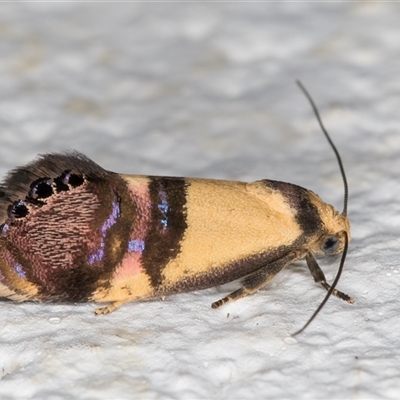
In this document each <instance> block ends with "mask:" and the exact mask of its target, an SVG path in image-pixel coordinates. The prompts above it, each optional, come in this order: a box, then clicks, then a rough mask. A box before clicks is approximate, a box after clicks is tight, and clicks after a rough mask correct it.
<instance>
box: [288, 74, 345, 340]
mask: <svg viewBox="0 0 400 400" xmlns="http://www.w3.org/2000/svg"><path fill="white" fill-rule="evenodd" d="M296 83H297V85H298V86H299V87H300V89H301V90H302V92H303V93H304V94H305V96H306V97H307V99H308V101H309V102H310V104H311V107H312V109H313V110H314V114H315V116H316V117H317V120H318V123H319V126H320V127H321V129H322V132H324V134H325V137H326V138H327V140H328V142H329V144H330V145H331V147H332V149H333V151H334V152H335V155H336V158H337V160H338V163H339V168H340V172H341V174H342V178H343V185H344V201H343V211H342V214H343V215H344V216H346V215H347V200H348V196H349V188H348V185H347V179H346V174H345V172H344V168H343V164H342V159H341V158H340V155H339V152H338V150H337V148H336V146H335V145H334V144H333V142H332V139H331V138H330V136H329V134H328V132H327V130H326V129H325V127H324V124H323V123H322V120H321V117H320V115H319V112H318V109H317V106H316V105H315V103H314V101H313V99H312V98H311V96H310V94H309V93H308V91H307V90H306V88H305V87H304V86H303V84H302V83H301V82H300V81H299V80H297V81H296ZM348 246H349V238H348V236H347V232H346V231H344V248H343V254H342V258H341V260H340V265H339V269H338V272H337V274H336V277H335V280H334V281H333V283H332V286H331V287H330V288H329V290H328V293H327V294H326V296H325V298H324V300H322V303H321V304H320V305H319V307H318V308H317V309H316V310H315V311H314V314H313V315H312V316H311V318H310V319H309V320H308V321H307V323H306V324H305V325H304V326H303V327H302V328H301V329H299V330H298V331H296V332H295V333H293V334H292V335H291V336H296V335H298V334H299V333H301V332H303V331H304V329H306V328H307V326H308V325H310V324H311V322H312V321H313V320H314V318H315V317H316V316H317V315H318V313H319V312H320V311H321V310H322V308H323V307H324V305H325V304H326V302H327V301H328V299H329V297H331V295H332V293H333V292H334V290H335V287H336V285H337V283H338V282H339V279H340V276H341V274H342V271H343V267H344V262H345V260H346V255H347V248H348Z"/></svg>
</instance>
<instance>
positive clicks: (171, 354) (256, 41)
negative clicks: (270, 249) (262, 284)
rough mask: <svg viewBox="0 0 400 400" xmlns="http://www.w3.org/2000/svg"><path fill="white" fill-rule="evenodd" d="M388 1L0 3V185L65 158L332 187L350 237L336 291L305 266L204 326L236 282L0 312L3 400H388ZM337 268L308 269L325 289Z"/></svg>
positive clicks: (394, 303)
mask: <svg viewBox="0 0 400 400" xmlns="http://www.w3.org/2000/svg"><path fill="white" fill-rule="evenodd" d="M399 21H400V5H399V4H398V3H397V4H396V3H379V2H372V3H371V2H346V3H325V4H324V3H315V2H314V3H311V2H310V3H304V2H290V3H289V2H288V3H200V2H197V3H170V2H168V3H167V2H161V3H117V2H112V3H106V4H104V3H83V2H82V3H77V2H69V3H36V2H27V3H2V4H1V5H0V87H1V90H0V139H1V142H0V143H1V146H0V175H1V176H3V175H4V174H5V173H6V171H7V170H8V169H10V168H12V167H15V166H16V165H21V164H24V163H26V162H28V161H30V160H31V159H32V158H34V157H35V155H36V154H37V153H43V152H48V151H59V150H65V149H71V148H73V149H76V150H79V151H82V152H83V153H85V154H87V155H88V156H90V157H91V158H93V159H94V160H95V161H97V162H98V163H100V164H101V165H102V166H104V167H106V168H108V169H111V170H114V171H119V172H127V173H141V174H165V175H178V176H198V177H200V176H202V177H213V178H223V179H240V180H256V179H261V178H270V179H278V180H284V181H288V182H292V183H296V184H299V185H302V186H304V187H307V188H309V189H312V190H314V191H315V192H317V193H319V194H320V195H321V197H322V198H323V199H324V200H325V201H327V202H330V203H332V204H334V205H335V206H336V207H337V208H338V209H339V210H341V208H342V190H343V189H342V182H341V178H340V175H339V172H338V167H337V164H336V161H335V159H334V156H333V153H332V151H331V149H330V148H329V146H328V144H327V143H326V141H325V139H324V138H323V136H322V134H321V132H320V130H319V129H318V126H317V123H316V121H315V117H314V116H313V115H312V112H311V110H310V107H309V104H308V103H307V101H306V100H305V98H304V96H303V95H302V94H301V92H300V91H299V90H298V88H297V87H296V86H295V84H294V81H295V79H297V78H299V79H301V80H302V81H303V82H304V84H305V85H306V86H307V87H308V89H309V90H310V92H311V93H312V95H313V96H314V98H315V101H316V102H317V103H318V105H319V108H320V110H321V113H322V116H323V119H324V121H325V124H326V126H327V127H328V129H329V131H330V132H331V135H332V137H333V138H334V140H335V142H336V144H337V146H338V148H339V149H340V151H341V154H342V157H343V161H344V164H345V166H346V169H347V173H348V179H349V185H350V199H349V217H350V220H351V223H352V237H353V241H352V243H351V247H350V250H349V255H348V259H347V264H346V268H345V271H344V273H343V276H342V280H341V282H340V284H339V288H340V289H341V290H343V291H345V292H346V293H348V294H350V295H352V296H354V297H355V299H356V303H355V304H354V305H348V304H346V303H344V302H342V301H340V300H339V299H335V298H332V299H331V300H330V301H329V302H328V304H327V305H326V307H325V309H324V310H323V311H322V312H321V314H320V315H319V317H318V319H317V320H316V321H315V322H314V323H313V324H312V325H310V327H309V328H308V329H307V330H306V331H305V332H304V334H302V335H300V336H298V337H296V339H292V338H291V337H290V333H292V332H293V331H295V330H296V329H298V328H300V327H301V326H302V325H303V323H304V322H305V321H306V320H307V319H308V318H309V317H310V315H311V314H312V312H313V311H314V310H315V308H316V307H317V305H318V304H319V302H320V301H321V300H322V298H323V296H324V295H325V292H324V290H323V289H322V288H320V287H319V286H318V285H316V284H315V283H314V282H313V279H312V278H311V276H310V273H309V271H308V269H307V268H306V267H305V265H304V263H303V262H301V263H298V264H295V265H293V266H291V267H289V268H287V269H286V270H284V271H282V273H280V274H279V275H278V276H277V277H276V279H275V280H274V281H273V282H272V283H271V284H270V285H269V286H268V287H267V288H265V289H263V290H261V291H260V292H259V293H258V294H257V295H253V296H251V297H248V298H246V299H243V300H241V301H238V302H236V303H233V304H229V305H227V306H225V307H223V308H221V309H219V310H212V309H211V308H210V304H211V302H213V301H215V300H217V299H219V298H221V297H222V296H224V295H225V294H226V293H227V292H228V291H229V290H232V289H233V287H234V286H235V285H233V284H230V285H228V286H227V287H221V288H214V289H209V290H206V291H201V292H194V293H190V294H184V295H180V296H172V297H170V298H167V299H166V300H165V301H164V302H161V301H151V302H141V303H140V302H139V303H132V304H130V305H126V306H124V307H123V308H122V309H120V310H119V311H117V312H115V313H114V314H111V315H108V316H101V317H95V316H94V315H93V310H94V308H95V306H94V305H92V304H87V305H77V306H74V305H70V306H67V305H65V306H53V305H40V304H23V305H16V304H12V303H2V304H1V313H0V372H1V377H2V379H1V381H0V397H1V399H3V400H7V399H28V398H29V399H134V398H135V399H136V398H137V399H260V398H267V399H282V398H286V399H298V398H303V399H322V398H324V399H325V398H340V399H343V398H346V399H378V398H380V399H382V398H385V399H397V398H398V397H399V395H400V346H399V345H400V338H399V336H400V335H399V331H400V316H399V310H400V304H399V300H398V294H399V287H400V273H399V254H400V249H399V247H400V239H399V234H400V205H399V201H398V198H399V192H400V182H399V170H400V133H399V130H400V112H399V110H400V40H399V38H400V23H399ZM338 262H339V260H338V259H337V258H335V259H333V260H325V259H321V261H320V264H321V266H322V268H323V269H324V271H325V272H326V275H327V278H328V279H329V280H330V281H331V280H332V279H333V277H334V274H335V272H336V270H337V267H338Z"/></svg>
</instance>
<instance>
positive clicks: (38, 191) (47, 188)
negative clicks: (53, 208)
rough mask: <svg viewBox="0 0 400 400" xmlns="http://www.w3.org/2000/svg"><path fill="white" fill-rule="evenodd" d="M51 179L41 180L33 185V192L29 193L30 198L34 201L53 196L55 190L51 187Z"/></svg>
mask: <svg viewBox="0 0 400 400" xmlns="http://www.w3.org/2000/svg"><path fill="white" fill-rule="evenodd" d="M51 183H52V182H51V179H49V178H40V179H37V180H36V181H35V182H33V183H32V184H31V190H30V191H29V197H30V198H32V199H35V200H36V199H45V198H47V197H50V196H51V195H52V194H53V188H52V186H51Z"/></svg>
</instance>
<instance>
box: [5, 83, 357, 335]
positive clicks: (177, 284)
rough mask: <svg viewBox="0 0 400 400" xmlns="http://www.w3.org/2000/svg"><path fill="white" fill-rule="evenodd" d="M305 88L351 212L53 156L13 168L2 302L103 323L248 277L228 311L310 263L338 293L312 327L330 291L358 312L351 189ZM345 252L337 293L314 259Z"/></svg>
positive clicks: (298, 194) (271, 187)
mask: <svg viewBox="0 0 400 400" xmlns="http://www.w3.org/2000/svg"><path fill="white" fill-rule="evenodd" d="M299 85H300V87H301V89H302V90H303V92H304V93H305V94H306V96H307V97H308V99H309V100H310V102H311V105H312V106H313V109H314V112H315V114H316V116H317V118H318V121H319V123H320V126H321V128H322V130H323V132H324V133H325V135H326V137H327V139H328V141H329V142H330V144H331V146H332V148H333V150H334V151H335V154H336V155H337V157H338V161H339V166H340V169H341V171H342V176H343V180H344V185H345V202H344V210H343V212H342V213H340V212H338V211H336V210H335V209H334V208H333V206H331V205H329V204H326V203H324V202H323V201H322V200H321V199H320V198H319V197H318V196H317V195H316V194H315V193H313V192H312V191H310V190H307V189H304V188H302V187H300V186H297V185H293V184H290V183H285V182H279V181H273V180H267V179H264V180H259V181H256V182H251V183H245V182H236V181H223V180H212V179H191V178H175V177H163V176H139V175H121V174H116V173H113V172H110V171H106V170H104V169H103V168H102V167H100V166H99V165H98V164H96V163H95V162H93V161H92V160H90V159H89V158H87V157H85V156H84V155H83V154H80V153H78V152H68V153H61V154H45V155H42V156H39V158H37V159H36V160H34V161H33V162H31V163H29V164H28V165H26V166H23V167H19V168H16V169H14V170H12V171H11V172H10V173H9V174H8V175H7V176H6V178H5V180H4V181H3V183H2V184H1V187H0V296H1V297H4V298H8V299H10V300H13V301H18V302H20V301H26V300H33V301H45V302H55V303H65V302H72V303H75V302H87V301H93V302H95V303H98V304H104V305H105V307H104V308H99V309H97V310H96V314H106V313H109V312H112V311H114V310H116V309H118V308H119V307H120V306H121V305H122V304H124V303H126V302H130V301H135V300H142V299H149V298H155V297H164V296H167V295H171V294H174V293H182V292H188V291H193V290H199V289H205V288H209V287H213V286H217V285H222V284H225V283H227V282H230V281H233V280H236V279H239V278H243V279H242V282H241V287H240V288H239V289H238V290H236V291H235V292H233V293H231V294H229V295H228V296H226V297H224V298H223V299H221V300H219V301H216V302H215V303H213V304H212V307H213V308H218V307H220V306H222V305H223V304H225V303H227V302H229V301H232V300H237V299H240V298H242V297H245V296H247V295H248V294H251V293H254V292H256V291H257V290H259V289H260V288H262V287H264V286H265V285H266V284H267V283H268V282H269V281H270V280H271V279H272V278H273V277H274V276H275V275H276V274H277V273H278V272H279V271H280V270H282V268H284V267H285V266H286V265H288V264H290V263H292V262H294V261H296V260H299V259H303V258H305V260H306V263H307V265H308V267H309V269H310V271H311V275H312V276H313V278H314V280H315V282H317V283H320V284H321V285H322V286H323V287H324V288H326V289H327V290H328V293H327V295H326V297H325V299H324V301H323V302H322V303H321V305H320V307H319V308H318V309H317V311H316V312H315V313H314V315H313V316H312V317H311V319H310V320H309V322H308V323H310V322H311V320H312V319H313V318H314V317H315V315H316V314H317V313H318V312H319V310H320V309H321V308H322V306H323V305H324V304H325V302H326V301H327V299H328V297H329V296H330V295H331V294H334V295H336V296H338V297H340V298H342V299H344V300H346V301H348V302H350V303H352V302H353V299H352V298H350V297H349V296H347V295H346V294H344V293H342V292H340V291H338V290H336V289H335V286H336V283H337V282H338V280H339V277H340V273H341V271H342V269H343V265H344V260H345V256H346V252H347V246H348V242H349V240H350V226H349V221H348V218H347V216H346V214H347V212H346V211H347V210H346V209H347V182H346V178H345V174H344V170H343V166H342V163H341V160H340V157H339V155H338V152H337V150H336V148H335V146H334V145H333V143H332V142H331V139H330V138H329V136H328V134H327V132H326V130H325V128H324V127H323V125H322V122H321V120H320V117H319V114H318V111H317V109H316V107H315V105H314V103H313V101H312V99H311V98H310V97H309V94H308V93H307V92H306V91H305V89H304V87H303V86H302V85H301V84H300V83H299ZM341 252H342V253H343V256H342V260H341V264H340V268H339V272H338V274H337V276H336V279H335V281H334V283H333V284H332V286H330V285H329V284H328V283H327V282H326V280H325V276H324V273H323V272H322V270H321V269H320V267H319V266H318V264H317V261H316V260H315V258H314V255H315V254H326V255H333V254H338V253H341ZM308 323H307V324H308ZM307 324H306V325H307ZM304 328H305V327H303V328H302V329H304ZM302 329H301V330H302ZM301 330H300V331H301ZM300 331H298V332H296V333H299V332H300Z"/></svg>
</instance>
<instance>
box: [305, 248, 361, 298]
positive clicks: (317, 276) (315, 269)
mask: <svg viewBox="0 0 400 400" xmlns="http://www.w3.org/2000/svg"><path fill="white" fill-rule="evenodd" d="M306 261H307V265H308V268H309V269H310V272H311V275H312V277H313V278H314V281H315V282H316V283H320V284H321V285H322V286H323V287H324V288H325V289H326V290H329V289H330V288H331V285H329V284H328V283H327V282H326V279H325V275H324V273H323V272H322V269H321V268H320V267H319V265H318V263H317V260H316V259H315V258H314V256H313V255H312V254H311V253H307V255H306ZM332 294H334V295H335V296H337V297H339V298H340V299H342V300H345V301H347V302H348V303H354V299H353V298H352V297H350V296H348V295H347V294H345V293H343V292H341V291H339V290H337V289H335V290H334V291H333V292H332Z"/></svg>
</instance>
